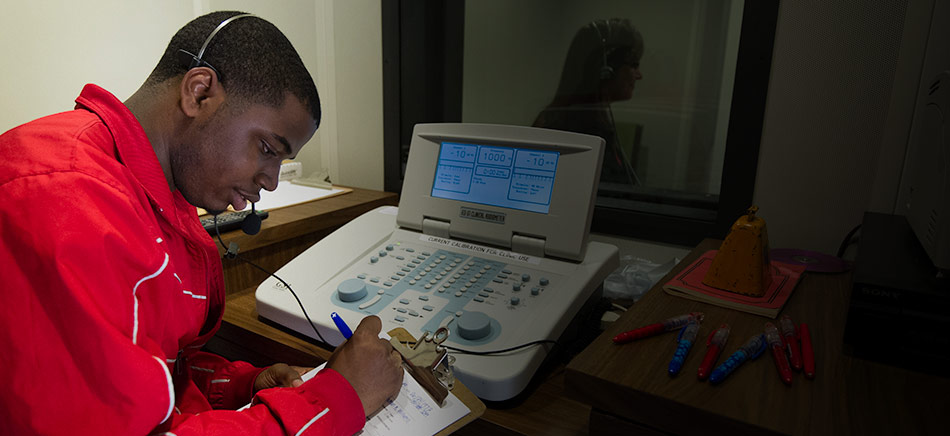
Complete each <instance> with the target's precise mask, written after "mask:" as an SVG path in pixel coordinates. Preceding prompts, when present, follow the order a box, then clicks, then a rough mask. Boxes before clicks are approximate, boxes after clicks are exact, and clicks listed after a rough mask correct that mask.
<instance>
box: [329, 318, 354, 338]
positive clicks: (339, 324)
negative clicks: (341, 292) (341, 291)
mask: <svg viewBox="0 0 950 436" xmlns="http://www.w3.org/2000/svg"><path fill="white" fill-rule="evenodd" d="M330 319H332V320H333V323H334V324H336V328H338V329H339V330H340V333H342V334H343V338H344V339H349V338H350V336H353V331H352V330H350V327H349V326H348V325H346V323H345V322H343V318H340V315H338V314H337V313H336V312H333V313H331V314H330Z"/></svg>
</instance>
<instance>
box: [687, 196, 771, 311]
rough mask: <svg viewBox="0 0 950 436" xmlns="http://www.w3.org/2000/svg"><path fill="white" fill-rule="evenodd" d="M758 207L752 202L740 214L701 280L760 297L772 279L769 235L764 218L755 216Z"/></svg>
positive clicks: (713, 285)
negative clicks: (744, 212) (751, 204)
mask: <svg viewBox="0 0 950 436" xmlns="http://www.w3.org/2000/svg"><path fill="white" fill-rule="evenodd" d="M758 210H759V208H758V207H756V206H752V207H750V208H749V210H748V211H747V213H746V215H743V216H741V217H739V219H738V220H736V222H735V224H733V225H732V228H731V229H730V230H729V234H728V235H727V236H726V240H725V241H723V243H722V246H720V247H719V252H718V253H716V257H715V258H713V262H712V265H711V266H710V267H709V271H707V272H706V276H705V277H704V278H703V284H705V285H707V286H712V287H714V288H719V289H723V290H726V291H731V292H736V293H739V294H744V295H752V296H756V297H760V296H762V295H764V294H765V291H767V290H768V289H769V285H770V284H771V283H772V274H771V266H770V262H769V237H768V233H767V232H766V228H765V220H763V219H762V218H759V217H757V216H755V213H756V212H757V211H758Z"/></svg>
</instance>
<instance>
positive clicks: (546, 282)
mask: <svg viewBox="0 0 950 436" xmlns="http://www.w3.org/2000/svg"><path fill="white" fill-rule="evenodd" d="M538 283H540V284H541V286H547V285H548V279H547V278H545V277H541V280H538Z"/></svg>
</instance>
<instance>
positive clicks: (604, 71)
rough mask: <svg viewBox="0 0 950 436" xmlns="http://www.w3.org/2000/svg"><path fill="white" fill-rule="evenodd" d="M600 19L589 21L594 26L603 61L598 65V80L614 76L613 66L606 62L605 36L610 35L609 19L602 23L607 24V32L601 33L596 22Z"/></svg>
mask: <svg viewBox="0 0 950 436" xmlns="http://www.w3.org/2000/svg"><path fill="white" fill-rule="evenodd" d="M598 21H600V20H594V21H591V22H590V25H591V27H593V28H594V31H596V32H597V37H598V38H599V39H600V50H601V60H602V61H603V63H602V64H601V66H600V74H599V76H600V80H609V79H611V78H612V77H614V68H613V67H611V66H610V65H609V64H608V63H607V36H609V35H610V21H606V20H604V23H606V25H607V34H606V35H605V34H603V33H601V31H600V26H599V25H598V24H597V22H598Z"/></svg>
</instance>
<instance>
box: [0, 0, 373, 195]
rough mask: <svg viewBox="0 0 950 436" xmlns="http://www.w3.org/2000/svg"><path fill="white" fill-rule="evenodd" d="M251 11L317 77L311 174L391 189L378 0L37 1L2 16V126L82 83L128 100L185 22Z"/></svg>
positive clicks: (46, 110)
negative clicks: (317, 121) (318, 105)
mask: <svg viewBox="0 0 950 436" xmlns="http://www.w3.org/2000/svg"><path fill="white" fill-rule="evenodd" d="M227 9H234V10H243V11H248V12H252V13H255V14H258V15H260V16H261V17H263V18H265V19H267V20H268V21H271V22H272V23H274V24H275V25H277V27H279V28H280V29H281V30H282V31H283V32H284V34H285V35H287V38H288V39H289V40H290V41H291V42H292V43H293V44H294V47H295V48H296V49H297V51H298V52H299V53H300V56H301V58H302V59H303V61H304V64H305V65H307V67H308V68H309V69H310V72H311V74H313V75H314V79H315V82H316V83H317V89H318V90H319V92H320V96H321V99H322V105H323V113H324V119H323V123H322V125H321V127H320V129H319V130H318V131H317V134H316V135H314V138H313V139H312V140H311V141H310V143H309V144H308V145H307V146H306V147H305V148H304V149H303V151H302V152H301V153H300V155H299V156H298V159H297V160H298V161H300V162H302V163H303V164H304V172H305V173H307V174H309V173H310V172H313V171H316V170H319V169H320V168H329V169H330V170H331V172H330V176H331V179H332V180H333V181H334V183H339V184H346V185H350V186H356V187H361V188H369V189H383V161H382V147H383V139H382V138H383V127H382V125H383V122H382V68H381V59H382V48H381V44H380V41H381V28H380V4H379V1H376V0H349V1H348V0H278V1H269V2H260V1H252V0H177V1H158V0H152V1H135V2H130V1H122V0H89V1H82V2H76V1H69V0H36V1H30V2H5V4H4V7H3V13H2V14H0V56H2V58H3V59H4V60H3V62H2V63H0V132H3V131H6V130H8V129H10V128H12V127H14V126H17V125H19V124H22V123H24V122H27V121H30V120H32V119H35V118H38V117H41V116H44V115H48V114H51V113H56V112H62V111H65V110H69V109H72V108H73V105H74V103H73V101H74V100H75V98H76V97H77V96H78V95H79V92H80V91H81V90H82V87H83V85H85V84H86V83H96V84H98V85H100V86H102V87H104V88H106V89H108V90H109V91H111V92H112V93H113V94H115V95H116V96H117V97H118V98H119V99H120V100H124V99H126V98H127V97H128V96H130V95H131V94H132V93H133V92H134V91H135V90H136V89H138V87H139V86H140V85H141V84H142V82H143V81H144V80H145V77H146V76H148V74H149V73H150V72H151V71H152V68H154V66H155V64H156V63H157V62H158V59H159V57H160V56H161V54H162V52H163V51H164V50H165V47H166V45H167V44H168V41H169V39H171V37H172V35H173V34H174V33H175V32H176V31H177V30H178V29H179V28H181V26H183V25H184V24H185V23H187V22H188V21H190V20H191V19H193V18H194V17H197V16H199V15H202V14H204V13H207V12H211V11H214V10H227Z"/></svg>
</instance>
